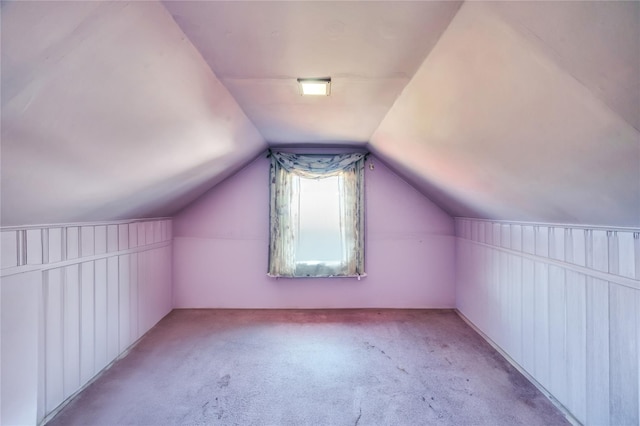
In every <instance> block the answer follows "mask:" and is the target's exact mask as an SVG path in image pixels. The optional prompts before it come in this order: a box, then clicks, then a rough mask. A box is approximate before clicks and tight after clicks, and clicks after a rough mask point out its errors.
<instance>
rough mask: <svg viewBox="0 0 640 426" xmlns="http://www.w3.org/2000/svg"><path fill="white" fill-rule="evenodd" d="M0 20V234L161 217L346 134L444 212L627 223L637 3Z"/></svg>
mask: <svg viewBox="0 0 640 426" xmlns="http://www.w3.org/2000/svg"><path fill="white" fill-rule="evenodd" d="M1 14H2V52H1V54H2V69H1V71H2V75H1V77H2V93H1V97H2V129H1V132H2V133H1V136H2V146H1V149H2V151H1V154H2V158H1V161H2V171H1V173H2V175H1V177H2V183H1V189H2V194H1V196H2V225H18V224H32V223H54V222H69V221H83V220H110V219H119V218H132V217H144V216H154V215H172V214H174V213H176V212H177V211H179V210H180V209H181V208H183V207H184V206H185V205H187V204H188V203H190V202H191V201H193V200H194V199H195V198H197V197H198V196H199V195H201V194H202V193H203V192H204V191H206V190H207V189H208V188H210V187H211V186H213V185H215V184H216V183H218V182H219V181H221V180H222V179H224V178H225V177H227V176H229V175H230V174H232V173H234V172H235V171H236V170H238V169H239V168H240V167H242V166H243V165H244V164H246V163H247V162H248V161H251V160H252V159H253V158H255V156H256V155H258V154H259V153H260V152H262V151H264V150H265V149H266V147H267V146H268V145H287V144H296V145H304V144H307V145H309V146H318V145H323V144H330V145H337V144H346V145H350V146H353V145H366V146H367V147H369V149H371V150H372V151H373V152H374V153H376V154H377V155H378V156H379V157H380V158H381V159H382V160H383V161H384V162H386V163H388V164H389V165H391V166H392V167H394V168H395V169H396V171H398V172H399V173H400V174H401V175H402V176H403V177H405V178H406V179H407V180H408V181H409V182H411V183H412V184H413V185H414V186H416V188H418V189H419V190H421V191H422V192H423V193H424V194H425V195H427V196H429V197H430V198H432V199H433V200H434V201H436V202H438V203H439V204H440V205H441V206H442V207H443V208H444V209H445V210H447V211H448V212H449V213H450V214H452V215H454V216H473V217H487V218H499V219H511V220H530V221H549V222H561V223H576V224H604V225H618V226H640V131H639V129H640V77H639V76H640V2H498V3H488V2H466V3H464V4H460V3H458V2H419V1H418V2H396V1H388V2H367V1H359V2H328V1H317V2H270V1H266V2H243V1H230V2H187V1H184V2H164V3H158V2H131V3H125V2H56V1H47V2H15V3H14V2H3V3H2V9H1ZM325 76H330V77H332V80H333V84H332V86H333V87H332V95H331V96H330V97H326V98H303V97H301V96H300V95H299V93H298V91H297V86H296V83H295V79H296V78H297V77H325Z"/></svg>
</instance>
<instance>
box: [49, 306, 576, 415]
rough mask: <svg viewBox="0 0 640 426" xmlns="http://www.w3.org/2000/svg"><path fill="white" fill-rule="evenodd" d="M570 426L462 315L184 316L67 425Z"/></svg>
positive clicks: (172, 320) (91, 390) (81, 402)
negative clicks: (466, 322) (464, 320)
mask: <svg viewBox="0 0 640 426" xmlns="http://www.w3.org/2000/svg"><path fill="white" fill-rule="evenodd" d="M205 424H206V425H218V424H219V425H350V426H363V425H432V424H438V425H492V426H497V425H527V426H532V425H560V424H567V421H566V420H565V418H564V417H563V416H562V414H561V413H560V412H559V411H558V410H557V409H556V408H555V407H554V406H553V405H552V404H551V403H550V402H549V401H548V400H547V399H546V398H545V397H544V396H543V395H542V394H541V393H540V392H539V391H538V390H537V389H536V388H535V387H534V386H533V385H532V384H531V383H530V382H528V381H527V380H526V379H525V378H524V377H523V376H522V375H521V374H520V373H519V372H517V371H516V370H515V369H514V368H513V367H512V366H511V365H509V364H508V363H507V362H506V361H505V360H504V358H502V357H501V356H500V355H499V354H498V353H497V352H496V351H495V350H494V349H493V348H491V346H489V345H488V344H487V343H486V342H485V341H484V340H483V339H482V338H481V337H480V336H479V335H478V334H477V333H476V332H475V331H473V330H472V329H471V328H470V327H469V326H467V325H466V324H465V323H464V322H463V321H462V320H461V319H460V318H459V317H458V316H457V314H456V313H455V312H453V311H439V310H335V311H333V310H313V311H302V310H301V311H297V310H286V311H273V310H267V311H263V310H174V311H173V312H171V313H170V314H169V315H168V316H167V317H165V318H164V319H163V320H162V321H161V322H160V323H159V324H158V325H157V326H156V327H154V328H153V329H152V330H151V331H150V332H149V333H148V334H147V335H146V336H145V337H144V338H143V339H142V340H141V341H140V342H139V344H138V345H137V346H135V347H134V348H133V350H132V351H131V352H130V353H129V354H128V355H127V356H126V357H125V358H123V359H121V360H120V361H118V362H117V363H116V364H115V365H114V366H113V367H112V368H111V369H109V370H108V371H106V372H105V373H104V374H103V375H102V376H101V377H100V378H99V379H98V380H96V381H95V382H94V383H93V384H92V385H90V386H89V387H88V388H87V389H86V390H85V391H84V392H82V393H81V394H79V395H78V396H77V397H76V398H75V400H73V401H72V402H71V403H70V404H69V405H68V406H67V407H65V408H64V409H63V410H62V411H61V412H60V413H59V414H58V415H57V416H56V417H55V418H54V419H52V420H51V422H49V425H51V426H58V425H65V426H66V425H205Z"/></svg>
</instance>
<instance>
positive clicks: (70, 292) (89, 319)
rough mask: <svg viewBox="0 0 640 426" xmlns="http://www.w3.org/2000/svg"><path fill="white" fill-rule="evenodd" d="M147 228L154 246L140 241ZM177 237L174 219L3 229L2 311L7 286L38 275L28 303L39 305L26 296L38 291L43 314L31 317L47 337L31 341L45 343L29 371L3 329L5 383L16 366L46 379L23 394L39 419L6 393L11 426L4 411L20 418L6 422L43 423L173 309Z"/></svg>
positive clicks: (4, 400) (4, 403)
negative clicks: (22, 410)
mask: <svg viewBox="0 0 640 426" xmlns="http://www.w3.org/2000/svg"><path fill="white" fill-rule="evenodd" d="M138 229H143V230H144V231H146V230H149V231H150V235H149V237H150V238H148V239H147V238H145V239H143V240H142V242H140V241H139V240H138V238H137V237H138ZM170 229H171V220H168V219H162V220H148V221H135V222H118V223H102V224H69V225H56V226H34V227H29V228H28V229H13V228H9V229H3V230H1V235H2V248H3V252H4V249H5V248H6V250H7V253H6V254H5V253H3V257H2V270H1V272H2V277H3V282H2V291H3V300H2V301H3V306H4V302H5V300H4V294H5V292H6V291H5V288H7V289H8V288H9V287H7V286H5V281H6V282H9V283H10V282H12V281H14V280H16V279H17V278H22V277H33V279H32V281H34V282H33V283H30V285H24V289H25V294H24V297H25V298H34V295H33V294H31V293H33V292H31V293H26V292H27V290H29V289H30V288H31V287H34V288H37V289H38V290H39V291H38V293H37V296H35V298H34V300H31V299H29V301H28V302H29V303H30V304H31V305H33V306H36V307H39V308H38V309H39V310H40V313H37V314H35V315H33V317H34V318H35V319H27V318H25V319H24V322H27V323H28V322H29V321H35V323H37V328H38V329H39V331H38V330H35V331H34V333H33V336H25V337H24V338H25V339H31V337H33V339H35V340H34V341H37V343H34V344H35V346H34V347H36V348H37V350H35V351H34V357H33V359H31V358H29V362H30V364H29V365H24V366H19V365H17V363H24V362H25V361H23V360H22V359H21V358H20V357H19V356H17V355H16V356H13V355H12V354H11V353H8V352H9V351H10V349H8V348H7V347H5V343H7V342H9V340H8V339H9V337H8V336H9V331H7V330H5V329H4V328H3V330H2V343H3V346H2V348H3V361H2V368H3V381H4V379H5V375H4V371H5V370H6V371H8V370H11V369H13V368H15V369H16V370H17V371H24V370H28V371H32V372H33V374H36V375H40V376H41V377H39V378H38V380H37V381H33V383H31V385H32V386H31V388H29V389H28V390H25V392H24V393H23V394H22V395H17V396H16V398H18V397H22V398H25V396H24V395H27V398H32V401H29V403H30V404H31V405H32V406H33V407H34V412H33V413H26V417H25V413H19V412H17V411H16V413H17V414H16V413H13V412H12V409H13V408H12V407H14V406H15V404H16V403H17V400H16V401H14V400H13V397H12V396H11V392H7V393H5V392H3V398H2V410H3V421H4V419H5V417H6V416H5V412H7V413H9V414H11V415H10V416H9V417H6V418H7V419H11V418H15V419H21V418H31V419H33V421H31V422H30V423H36V422H40V421H42V420H43V419H44V418H45V417H46V416H47V415H48V414H49V413H51V412H52V411H54V410H55V409H56V408H57V407H58V406H59V405H60V404H61V403H63V402H64V401H65V400H66V399H68V398H69V397H71V396H72V395H74V394H75V393H76V392H77V391H78V390H79V389H81V388H82V387H83V386H84V385H85V384H86V383H88V382H89V381H90V380H91V379H92V378H93V377H94V376H95V375H96V374H98V373H99V372H100V371H101V370H102V369H104V368H105V367H106V366H108V365H109V364H110V363H111V362H113V361H114V360H115V359H116V358H117V357H118V356H119V355H120V354H121V353H122V352H124V351H126V350H127V349H128V348H129V347H130V346H131V344H133V343H134V342H135V341H136V340H137V339H138V338H139V337H140V336H141V335H143V334H144V333H145V332H147V331H148V330H149V329H150V328H151V327H152V326H153V325H155V324H156V323H157V322H158V321H159V320H160V319H161V318H162V317H163V316H164V315H166V314H167V313H168V312H169V311H170V310H171V308H172V305H171V258H170V256H171V244H172V241H171V238H170V237H171V232H170ZM132 235H134V237H131V236H132ZM141 258H142V259H144V261H143V262H140V261H139V259H141ZM141 268H143V269H144V270H140V269H141ZM35 281H37V282H35ZM31 284H33V285H31ZM11 291H12V292H14V291H15V292H17V293H19V292H20V289H19V288H18V289H16V288H13V287H11ZM7 300H10V299H7ZM142 300H143V301H144V304H142V306H141V304H139V301H142ZM25 302H26V301H25ZM14 311H16V310H15V309H14ZM27 313H29V311H26V312H25V315H27ZM29 314H31V313H29ZM3 315H4V312H3ZM15 315H17V316H20V313H19V312H18V311H16V312H14V316H15ZM12 320H13V321H16V319H12ZM18 321H21V320H19V319H18ZM3 324H4V316H3ZM38 336H42V338H41V339H39V338H38ZM38 339H39V340H38ZM23 346H24V345H23ZM16 347H19V345H17V346H16ZM5 355H6V359H7V360H9V361H6V362H5ZM11 362H13V363H14V364H16V365H9V363H11ZM7 377H9V378H10V380H11V376H10V375H7ZM16 380H18V379H16ZM5 385H6V386H9V387H10V386H17V385H18V384H17V383H9V382H8V383H6V384H5V383H4V382H3V387H4V386H5ZM22 404H23V406H29V404H27V405H25V404H24V403H23V402H22ZM5 409H6V410H7V411H5ZM16 410H17V409H16ZM14 411H15V410H14ZM14 414H15V415H14Z"/></svg>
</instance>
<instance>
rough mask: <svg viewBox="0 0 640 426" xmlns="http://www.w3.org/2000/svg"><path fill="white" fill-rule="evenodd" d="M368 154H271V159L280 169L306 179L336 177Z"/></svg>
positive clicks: (273, 152)
mask: <svg viewBox="0 0 640 426" xmlns="http://www.w3.org/2000/svg"><path fill="white" fill-rule="evenodd" d="M367 155H368V154H366V153H350V154H335V155H321V154H308V155H303V154H291V153H287V152H275V151H272V152H271V157H272V158H273V159H275V160H276V161H277V162H278V164H279V165H280V166H282V168H284V169H285V170H286V171H288V172H289V173H294V174H296V175H298V176H302V177H305V178H308V179H315V178H321V177H330V176H336V175H338V174H339V173H340V172H342V171H345V170H347V169H349V168H351V167H354V164H355V163H356V162H358V161H360V160H362V159H363V158H365V157H366V156H367Z"/></svg>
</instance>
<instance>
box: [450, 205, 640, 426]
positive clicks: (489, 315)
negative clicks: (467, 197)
mask: <svg viewBox="0 0 640 426" xmlns="http://www.w3.org/2000/svg"><path fill="white" fill-rule="evenodd" d="M456 233H457V237H458V238H457V266H456V267H457V287H456V306H457V308H458V310H459V311H460V312H461V313H462V314H463V315H464V316H465V317H466V318H467V319H469V320H470V321H471V322H472V323H474V324H475V325H476V326H477V327H478V328H479V329H480V330H481V331H482V332H484V333H485V334H486V335H487V336H488V337H489V338H490V339H491V340H492V341H493V342H494V343H495V344H497V345H498V346H499V347H500V348H502V349H503V350H504V351H505V352H506V353H507V354H508V355H509V356H510V357H511V359H513V360H514V361H515V362H516V363H518V364H519V366H520V367H522V369H523V370H525V371H526V372H528V373H529V374H530V375H531V376H532V377H533V378H534V379H535V380H536V381H537V382H538V384H540V385H541V386H542V387H544V388H545V389H546V390H547V391H548V392H549V393H550V394H551V395H553V397H554V398H555V399H557V400H558V401H559V402H560V403H561V404H562V405H563V406H564V407H565V408H566V409H567V410H568V411H569V412H570V413H571V414H572V415H573V416H574V417H575V418H576V419H577V420H578V421H580V422H581V423H584V424H588V425H590V424H593V425H616V426H617V425H638V424H640V367H639V365H640V338H639V336H640V229H624V228H610V229H609V228H603V227H585V226H582V227H578V226H561V225H548V224H530V223H511V222H500V221H487V220H477V219H463V218H458V219H456Z"/></svg>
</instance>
